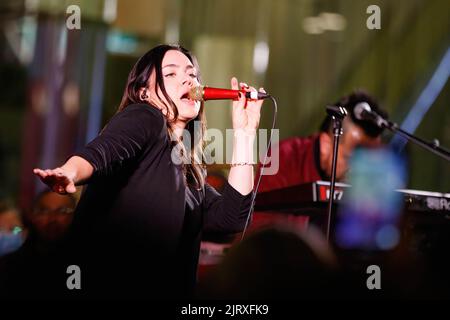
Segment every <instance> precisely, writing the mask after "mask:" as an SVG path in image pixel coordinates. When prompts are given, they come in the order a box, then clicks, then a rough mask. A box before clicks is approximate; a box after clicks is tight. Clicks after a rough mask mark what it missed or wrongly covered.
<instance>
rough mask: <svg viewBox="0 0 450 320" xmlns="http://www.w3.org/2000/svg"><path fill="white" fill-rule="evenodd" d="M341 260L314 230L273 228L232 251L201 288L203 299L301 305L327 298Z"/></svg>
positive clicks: (242, 243) (252, 237)
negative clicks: (300, 300) (302, 299)
mask: <svg viewBox="0 0 450 320" xmlns="http://www.w3.org/2000/svg"><path fill="white" fill-rule="evenodd" d="M336 267H337V265H336V258H335V256H334V253H333V252H332V250H331V248H330V247H329V246H328V244H327V242H326V240H325V239H324V238H323V236H322V234H321V233H319V232H318V231H316V230H315V229H314V228H312V227H311V228H310V229H308V231H306V230H305V231H302V232H299V231H297V230H294V229H289V228H287V227H283V228H281V227H270V228H267V229H264V230H260V231H257V232H255V233H252V234H251V235H249V236H248V237H247V238H246V239H244V240H243V241H242V242H240V243H238V244H237V245H235V246H234V247H232V248H231V250H230V251H229V253H228V254H227V255H226V256H225V258H224V259H223V261H222V263H221V264H220V265H219V267H218V268H217V270H216V271H215V272H212V273H211V274H210V277H209V279H206V280H205V283H201V284H200V289H199V296H200V297H201V298H206V297H209V298H211V297H212V298H218V299H246V298H249V299H266V298H270V299H295V298H299V297H317V296H323V295H324V293H323V291H324V289H325V288H328V287H329V286H330V285H332V283H333V277H334V275H335V270H336Z"/></svg>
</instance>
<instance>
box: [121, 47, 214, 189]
mask: <svg viewBox="0 0 450 320" xmlns="http://www.w3.org/2000/svg"><path fill="white" fill-rule="evenodd" d="M169 50H176V51H179V52H181V53H183V54H184V55H185V56H186V57H187V58H188V59H189V60H190V61H191V63H192V64H193V65H194V67H195V68H196V69H197V70H198V73H197V78H198V81H199V82H201V79H200V71H199V70H200V69H199V66H198V63H197V59H196V58H195V56H194V55H192V53H190V52H189V51H188V50H187V49H185V48H183V47H181V46H179V45H167V44H162V45H159V46H156V47H154V48H153V49H151V50H150V51H148V52H147V53H145V54H144V55H143V56H142V57H141V58H139V60H138V61H137V62H136V64H135V65H134V66H133V69H131V72H130V74H129V75H128V80H127V85H126V87H125V91H124V93H123V96H122V101H121V102H120V105H119V108H118V110H117V112H121V111H122V110H123V109H125V108H126V107H127V106H128V105H130V104H134V103H144V104H148V105H150V106H151V107H152V108H155V107H156V106H153V105H151V104H150V103H148V102H147V101H144V100H142V99H141V97H140V94H139V90H140V89H141V88H147V87H148V85H149V79H150V75H151V73H152V72H153V71H155V74H156V81H155V88H154V92H156V95H157V96H158V99H159V100H160V101H161V102H162V104H163V107H164V108H165V110H164V111H165V112H163V114H166V115H169V114H171V113H170V112H169V110H171V111H172V112H173V117H169V116H166V120H167V123H168V125H167V131H168V132H167V134H168V135H169V137H170V138H171V139H172V140H175V142H176V143H175V145H177V146H178V147H180V148H181V156H182V157H183V169H184V172H185V177H186V181H187V183H189V184H191V185H192V186H194V187H195V188H197V189H201V188H203V186H204V184H205V170H204V168H203V165H202V162H203V159H204V155H203V150H204V141H205V139H204V138H205V134H206V117H205V114H204V106H203V102H202V103H201V106H200V110H199V113H198V115H197V117H196V118H195V119H193V120H191V121H189V122H188V124H187V126H186V129H187V130H188V131H189V134H190V137H191V141H190V152H187V150H186V148H185V145H184V143H183V142H182V141H180V139H178V138H176V137H175V135H174V133H173V128H172V125H173V124H174V123H175V122H176V120H177V118H178V109H177V107H176V105H175V103H174V102H173V101H172V99H171V98H170V97H169V95H168V94H167V91H166V88H165V86H164V79H163V74H162V60H163V58H164V55H165V54H166V52H167V51H169ZM158 87H159V89H160V90H161V92H162V94H163V95H164V97H165V98H166V101H167V102H168V103H169V105H170V106H168V105H167V104H166V103H164V101H163V100H162V99H161V97H160V96H159V93H158V90H157V88H158ZM196 122H197V123H199V124H200V125H198V124H197V125H195V123H196Z"/></svg>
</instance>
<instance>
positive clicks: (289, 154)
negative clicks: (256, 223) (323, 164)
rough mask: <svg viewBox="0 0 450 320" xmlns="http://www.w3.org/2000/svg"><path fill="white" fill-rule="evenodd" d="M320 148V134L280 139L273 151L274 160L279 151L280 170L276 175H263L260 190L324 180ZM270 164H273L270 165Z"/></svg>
mask: <svg viewBox="0 0 450 320" xmlns="http://www.w3.org/2000/svg"><path fill="white" fill-rule="evenodd" d="M319 149H320V147H319V135H318V134H315V135H312V136H309V137H292V138H288V139H285V140H282V141H280V143H279V144H278V145H277V146H274V147H273V148H272V152H271V154H272V157H271V158H272V161H274V160H275V159H276V157H275V156H274V155H275V154H276V152H278V157H279V167H278V172H277V173H276V174H274V175H263V177H262V179H261V183H260V185H259V189H258V192H264V191H270V190H274V189H279V188H285V187H290V186H294V185H298V184H302V183H309V182H313V181H317V180H323V179H324V177H323V174H322V175H321V173H320V159H319V157H320V152H319ZM270 165H273V164H272V163H271V164H269V165H268V166H270ZM268 166H267V167H268ZM260 169H261V168H260V167H258V172H257V175H256V178H258V177H259V172H260ZM256 181H257V180H256Z"/></svg>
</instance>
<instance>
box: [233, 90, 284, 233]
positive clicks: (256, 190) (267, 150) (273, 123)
mask: <svg viewBox="0 0 450 320" xmlns="http://www.w3.org/2000/svg"><path fill="white" fill-rule="evenodd" d="M268 98H269V99H270V100H271V101H272V103H273V104H272V105H273V119H272V129H271V130H270V138H269V142H268V143H267V149H266V154H265V155H264V160H263V162H262V163H261V170H260V172H259V177H258V182H257V183H256V187H255V188H254V190H253V191H252V192H253V193H252V198H251V202H250V209H249V210H248V214H247V219H246V221H245V226H244V230H243V231H242V235H241V240H240V241H242V240H244V236H245V232H246V231H247V228H248V223H249V221H250V216H251V215H252V214H253V210H254V207H255V200H256V195H257V193H258V188H259V184H260V183H261V178H262V176H263V174H264V169H265V167H266V161H267V156H268V154H269V150H270V147H271V145H272V136H273V130H274V129H275V123H276V120H277V112H278V104H277V100H275V98H274V97H272V96H271V95H269V96H268Z"/></svg>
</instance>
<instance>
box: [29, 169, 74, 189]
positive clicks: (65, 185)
mask: <svg viewBox="0 0 450 320" xmlns="http://www.w3.org/2000/svg"><path fill="white" fill-rule="evenodd" d="M33 173H34V174H35V175H37V176H38V177H39V178H40V179H41V180H42V182H44V183H45V184H46V185H48V186H49V187H50V189H52V191H54V192H57V193H60V194H67V193H74V192H76V191H77V189H76V187H75V173H72V172H67V170H64V169H63V168H55V169H47V170H42V169H38V168H36V169H33Z"/></svg>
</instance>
